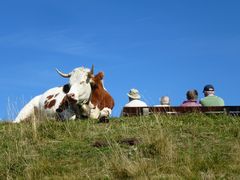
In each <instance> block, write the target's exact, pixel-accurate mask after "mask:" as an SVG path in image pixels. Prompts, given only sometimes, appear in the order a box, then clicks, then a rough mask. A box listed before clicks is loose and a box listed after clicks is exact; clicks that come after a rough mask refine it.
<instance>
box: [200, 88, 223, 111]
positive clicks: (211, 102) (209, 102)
mask: <svg viewBox="0 0 240 180" xmlns="http://www.w3.org/2000/svg"><path fill="white" fill-rule="evenodd" d="M203 93H204V96H205V97H204V98H202V99H201V100H200V104H202V106H224V100H223V99H222V98H220V97H218V96H216V95H215V89H214V87H213V85H211V84H208V85H206V86H205V87H204V89H203Z"/></svg>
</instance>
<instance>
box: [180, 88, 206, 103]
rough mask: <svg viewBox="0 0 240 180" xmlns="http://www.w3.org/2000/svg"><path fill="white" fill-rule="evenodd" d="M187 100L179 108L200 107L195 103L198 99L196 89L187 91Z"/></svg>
mask: <svg viewBox="0 0 240 180" xmlns="http://www.w3.org/2000/svg"><path fill="white" fill-rule="evenodd" d="M186 97H187V100H186V101H183V103H182V104H181V105H180V106H181V107H187V106H195V107H196V106H197V107H198V106H202V105H201V104H199V103H198V102H197V99H198V92H197V90H196V89H192V90H189V91H187V93H186Z"/></svg>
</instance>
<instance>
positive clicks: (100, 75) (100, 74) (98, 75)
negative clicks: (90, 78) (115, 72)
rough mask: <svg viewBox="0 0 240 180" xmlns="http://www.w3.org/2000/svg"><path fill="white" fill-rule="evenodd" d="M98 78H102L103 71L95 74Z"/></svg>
mask: <svg viewBox="0 0 240 180" xmlns="http://www.w3.org/2000/svg"><path fill="white" fill-rule="evenodd" d="M96 76H97V77H98V78H99V79H100V80H102V79H103V78H104V72H99V73H98V74H97V75H96Z"/></svg>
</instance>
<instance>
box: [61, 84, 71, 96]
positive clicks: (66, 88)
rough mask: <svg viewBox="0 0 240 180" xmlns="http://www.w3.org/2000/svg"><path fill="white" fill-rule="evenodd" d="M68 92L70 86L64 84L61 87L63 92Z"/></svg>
mask: <svg viewBox="0 0 240 180" xmlns="http://www.w3.org/2000/svg"><path fill="white" fill-rule="evenodd" d="M69 91H70V84H65V85H64V86H63V92H64V93H66V94H67V93H68V92H69Z"/></svg>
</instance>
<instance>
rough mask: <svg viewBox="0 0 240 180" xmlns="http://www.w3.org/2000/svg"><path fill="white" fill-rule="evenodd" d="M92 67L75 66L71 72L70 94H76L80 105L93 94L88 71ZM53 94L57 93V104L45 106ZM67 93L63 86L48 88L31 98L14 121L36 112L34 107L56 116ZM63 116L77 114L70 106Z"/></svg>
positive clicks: (70, 116)
mask: <svg viewBox="0 0 240 180" xmlns="http://www.w3.org/2000/svg"><path fill="white" fill-rule="evenodd" d="M89 72H90V69H88V68H83V67H80V68H75V69H74V70H73V71H72V72H71V73H70V74H71V77H70V79H69V84H70V87H71V88H70V91H69V94H75V96H74V99H75V100H76V101H77V103H78V104H79V105H83V104H84V103H87V102H88V100H89V97H90V95H91V86H90V82H88V73H89ZM51 95H54V96H55V95H56V97H54V99H55V100H56V102H55V105H54V106H52V107H51V108H47V109H45V108H44V105H45V101H46V100H47V99H48V98H47V97H49V96H51ZM65 96H66V94H65V93H64V92H63V90H62V87H55V88H52V89H49V90H47V91H46V92H44V93H43V94H42V95H38V96H36V97H34V98H33V99H32V100H30V102H29V103H27V104H26V105H25V106H24V107H23V108H22V110H21V111H20V112H19V114H18V116H17V117H16V119H15V120H14V121H13V122H14V123H18V122H21V121H23V120H25V119H27V118H29V117H31V116H32V115H33V114H34V109H38V110H39V111H41V113H44V115H47V116H49V117H55V116H56V110H57V108H58V107H59V105H60V103H61V102H62V100H63V98H64V97H65ZM60 116H61V118H63V119H74V118H75V117H76V115H75V114H74V112H73V110H72V109H71V108H70V107H68V108H67V109H65V110H64V111H63V112H61V113H60Z"/></svg>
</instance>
